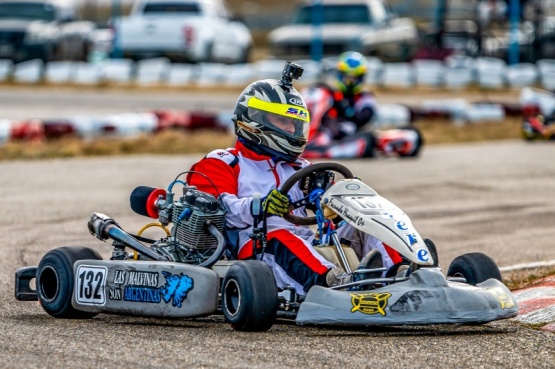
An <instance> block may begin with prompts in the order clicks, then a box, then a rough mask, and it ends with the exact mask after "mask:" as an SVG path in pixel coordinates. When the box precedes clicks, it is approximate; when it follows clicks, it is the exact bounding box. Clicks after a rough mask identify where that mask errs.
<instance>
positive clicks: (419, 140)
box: [399, 127, 423, 158]
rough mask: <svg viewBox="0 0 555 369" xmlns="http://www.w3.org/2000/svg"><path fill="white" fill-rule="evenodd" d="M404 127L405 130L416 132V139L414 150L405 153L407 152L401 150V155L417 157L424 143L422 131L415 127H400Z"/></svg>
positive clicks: (402, 156)
mask: <svg viewBox="0 0 555 369" xmlns="http://www.w3.org/2000/svg"><path fill="white" fill-rule="evenodd" d="M399 129H402V130H404V131H412V132H414V133H415V134H416V140H415V142H414V150H412V151H411V152H410V153H405V152H399V157H400V158H415V157H417V156H418V155H419V154H420V149H421V148H422V144H423V140H422V134H421V133H420V131H419V130H418V129H416V128H414V127H402V128H399Z"/></svg>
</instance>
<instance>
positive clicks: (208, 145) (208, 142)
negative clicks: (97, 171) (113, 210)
mask: <svg viewBox="0 0 555 369" xmlns="http://www.w3.org/2000/svg"><path fill="white" fill-rule="evenodd" d="M234 141H235V137H234V136H233V135H230V134H225V133H221V132H208V131H206V132H204V131H199V132H179V131H165V132H161V133H158V134H155V135H141V136H138V137H136V138H128V139H124V138H115V137H114V138H97V139H90V140H83V139H80V138H78V137H70V138H62V139H57V140H51V141H35V142H9V143H7V144H6V145H4V146H2V147H0V160H10V159H48V158H67V157H82V156H111V155H130V154H167V155H172V154H192V153H207V152H209V151H211V150H213V149H216V148H226V147H230V146H233V144H234Z"/></svg>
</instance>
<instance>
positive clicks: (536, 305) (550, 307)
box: [513, 276, 555, 333]
mask: <svg viewBox="0 0 555 369" xmlns="http://www.w3.org/2000/svg"><path fill="white" fill-rule="evenodd" d="M513 295H514V297H515V299H516V301H517V302H518V310H519V311H518V316H517V317H516V318H514V319H515V320H517V321H519V322H521V323H525V324H533V325H541V329H544V330H547V331H551V332H554V333H555V276H549V277H546V278H543V279H540V280H538V281H537V282H536V283H535V284H534V285H533V286H532V287H528V288H524V289H521V290H516V291H513ZM542 324H543V325H542Z"/></svg>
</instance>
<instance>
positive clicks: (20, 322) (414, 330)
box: [0, 89, 555, 368]
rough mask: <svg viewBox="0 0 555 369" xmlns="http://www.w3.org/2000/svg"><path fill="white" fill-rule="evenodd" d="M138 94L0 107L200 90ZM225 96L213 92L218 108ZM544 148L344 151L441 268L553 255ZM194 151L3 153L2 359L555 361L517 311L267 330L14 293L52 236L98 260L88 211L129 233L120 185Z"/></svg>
mask: <svg viewBox="0 0 555 369" xmlns="http://www.w3.org/2000/svg"><path fill="white" fill-rule="evenodd" d="M18 91H19V92H18ZM48 95H50V96H48ZM100 95H101V94H100ZM144 95H145V96H141V97H136V96H135V98H133V96H127V95H126V94H123V95H121V96H120V95H118V96H120V97H118V98H113V97H112V96H109V98H106V97H105V98H104V99H102V98H101V97H100V96H97V95H96V94H95V95H94V96H97V97H94V96H93V97H92V98H89V97H88V96H87V95H86V94H85V95H82V96H81V95H80V94H71V93H66V92H63V93H62V95H56V94H55V93H54V94H52V93H51V94H49V93H44V92H41V93H39V94H33V95H32V96H30V95H28V93H27V92H21V90H20V89H15V92H14V94H10V93H9V90H4V89H0V97H1V99H0V109H1V111H2V112H3V113H4V114H5V117H6V118H14V119H16V117H15V115H17V114H21V115H22V114H23V113H25V114H26V115H25V116H23V115H22V116H20V118H29V117H31V116H30V115H31V114H32V115H33V116H34V117H37V118H47V117H49V116H50V117H53V116H58V117H60V116H68V115H69V113H70V110H71V111H74V112H75V113H76V114H77V113H78V114H85V113H87V114H93V113H100V114H105V113H111V112H124V111H129V109H130V107H132V106H135V104H137V102H136V101H135V100H140V101H141V102H142V104H140V105H137V109H140V110H145V109H147V108H154V107H167V108H192V107H194V106H193V105H194V104H196V102H199V103H200V102H201V101H202V100H204V99H205V98H206V97H207V96H208V95H202V94H195V95H194V96H185V97H180V96H177V95H172V96H168V97H167V98H165V99H164V98H162V97H160V96H154V97H152V98H151V99H149V98H148V94H144ZM10 96H11V97H10ZM52 96H54V99H52ZM62 97H63V99H65V101H60V99H62ZM10 98H11V99H13V100H10ZM234 98H235V94H228V95H225V96H223V97H220V96H216V98H212V99H211V100H212V101H214V102H217V101H219V103H216V105H218V104H219V105H220V106H217V107H221V108H226V107H229V106H230V105H229V104H230V101H231V104H232V103H233V102H234ZM6 99H7V101H6ZM22 99H23V100H22ZM164 100H165V101H166V103H164ZM41 101H42V102H41ZM116 101H119V102H120V104H121V105H118V104H117V103H116ZM122 101H123V103H122ZM147 101H148V102H149V103H148V104H150V105H148V104H147V103H146V102H147ZM180 102H182V103H183V105H182V106H181V107H179V106H178V105H179V104H180ZM111 104H113V105H111ZM158 104H159V106H154V105H158ZM64 107H65V108H64ZM21 109H25V110H26V111H25V112H21ZM64 109H67V110H64ZM554 156H555V145H552V144H550V143H541V142H538V143H533V144H531V143H526V142H523V141H519V140H515V141H502V142H495V143H479V144H458V145H446V146H441V145H438V146H433V147H425V149H424V150H423V152H422V156H421V157H420V158H418V159H416V160H397V159H392V158H390V159H378V160H358V161H345V162H343V163H344V164H345V165H346V166H348V167H349V168H350V169H352V170H353V172H354V173H355V174H356V175H358V176H360V177H361V178H362V179H363V180H364V181H365V182H366V183H368V184H369V185H371V186H372V187H374V188H375V189H376V190H377V191H378V192H379V193H380V194H381V195H383V196H385V197H386V198H388V199H389V200H391V201H393V202H394V203H396V204H397V205H398V206H400V207H401V208H402V209H403V210H404V211H405V212H406V213H407V214H408V215H409V216H410V217H411V219H412V221H413V223H414V225H415V226H416V228H417V229H418V230H419V232H420V234H421V235H423V236H427V237H430V238H432V239H433V240H434V241H435V243H436V244H437V247H438V251H439V256H440V263H441V266H442V267H443V269H444V271H445V270H446V269H447V266H448V265H449V263H450V261H451V260H452V259H453V258H454V257H456V256H457V255H460V254H462V253H466V252H473V251H480V252H485V253H487V254H488V255H490V256H491V257H493V258H494V259H495V260H496V261H497V263H498V264H499V266H501V267H503V266H510V265H515V264H520V263H529V262H540V261H547V260H554V259H555V248H554V247H553V236H554V233H553V224H554V222H555V200H554V198H553V194H554V193H555V179H554V178H555V165H553V161H552V158H553V157H554ZM199 158H200V155H192V156H132V157H118V158H86V159H56V160H46V161H13V162H0V173H1V175H0V189H1V190H2V191H0V204H2V205H1V209H2V221H1V222H0V240H1V242H0V260H2V268H0V368H108V367H112V368H113V367H117V368H193V367H194V368H246V367H250V368H283V367H290V368H301V367H303V368H339V367H341V368H378V367H381V368H384V367H385V368H401V367H402V368H507V367H509V368H554V367H555V334H553V333H551V332H547V331H542V330H537V329H534V328H532V327H528V326H525V325H522V324H520V323H518V322H516V321H514V320H505V321H500V322H492V323H488V324H485V325H462V326H447V325H435V326H403V327H389V328H383V327H382V328H349V329H346V328H337V327H300V326H296V325H294V324H293V323H292V322H290V321H280V322H279V324H276V325H275V326H274V327H272V329H271V330H270V331H268V332H265V333H240V332H235V331H233V330H232V329H231V328H230V327H229V326H228V325H227V324H226V323H224V322H223V319H222V317H220V316H212V317H207V318H201V319H190V320H167V319H156V318H140V317H125V316H116V315H106V314H101V315H99V316H97V317H95V318H94V319H92V320H59V319H54V318H52V317H50V316H49V315H47V314H46V313H45V312H44V311H43V310H42V309H41V307H40V306H39V305H38V303H36V302H19V301H16V300H15V299H14V296H13V288H14V272H15V270H16V269H17V268H19V267H22V266H26V265H37V264H38V262H39V261H40V258H41V257H42V255H44V253H45V252H47V251H48V250H50V249H52V248H55V247H58V246H63V245H83V246H89V247H92V248H94V249H96V250H97V251H99V252H100V253H101V255H102V256H103V257H104V258H105V259H107V258H109V256H110V252H111V247H110V245H109V244H108V243H102V242H101V241H98V240H96V239H94V238H93V237H92V236H90V235H89V233H88V230H87V226H86V223H87V220H88V218H89V216H90V215H91V214H92V213H93V212H95V211H99V212H103V213H105V214H108V215H110V216H112V217H113V218H114V219H116V221H118V223H119V224H120V225H121V226H122V227H123V228H124V229H127V230H129V231H130V232H137V231H138V230H139V229H140V228H141V227H142V226H143V225H145V224H146V223H148V222H149V220H148V219H146V218H143V217H141V216H139V215H136V214H133V213H132V211H131V210H130V209H129V204H128V198H129V193H130V191H131V190H132V189H133V188H134V187H135V186H137V185H149V186H153V187H163V188H165V187H167V185H168V184H169V183H170V182H171V181H172V180H173V179H174V178H175V176H176V175H177V174H178V173H179V172H181V171H183V170H187V169H188V168H189V167H190V165H191V164H192V163H193V162H194V161H196V160H197V159H199Z"/></svg>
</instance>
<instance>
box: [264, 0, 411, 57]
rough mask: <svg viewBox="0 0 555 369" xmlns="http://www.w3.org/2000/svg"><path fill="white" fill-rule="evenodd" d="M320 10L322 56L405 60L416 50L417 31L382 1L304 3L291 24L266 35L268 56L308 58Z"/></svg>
mask: <svg viewBox="0 0 555 369" xmlns="http://www.w3.org/2000/svg"><path fill="white" fill-rule="evenodd" d="M318 7H321V9H320V10H321V11H320V12H319V13H320V14H321V32H320V36H321V41H322V44H323V55H324V56H333V55H338V54H340V53H342V52H343V51H347V50H354V51H359V52H361V53H363V54H365V55H372V56H378V57H381V58H383V59H384V60H389V61H403V60H406V59H407V58H408V57H409V56H410V55H411V54H412V53H413V52H414V50H415V49H416V45H417V41H418V31H417V28H416V25H415V23H414V22H413V21H412V20H411V19H410V18H399V17H397V16H396V15H395V14H394V13H392V12H391V10H390V9H389V7H388V6H387V4H386V3H385V2H384V1H382V0H322V2H321V5H315V4H314V2H310V3H309V2H307V3H305V4H304V5H301V6H300V7H299V8H298V9H297V12H296V16H295V18H294V21H293V23H292V24H289V25H285V26H282V27H279V28H277V29H275V30H273V31H271V32H270V34H269V43H270V48H271V53H272V54H273V55H274V56H276V57H279V58H287V59H301V58H306V57H310V56H311V44H312V42H313V39H314V38H315V37H317V34H316V33H315V30H316V28H315V27H313V20H314V17H315V16H316V15H317V14H318V9H319V8H318Z"/></svg>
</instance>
